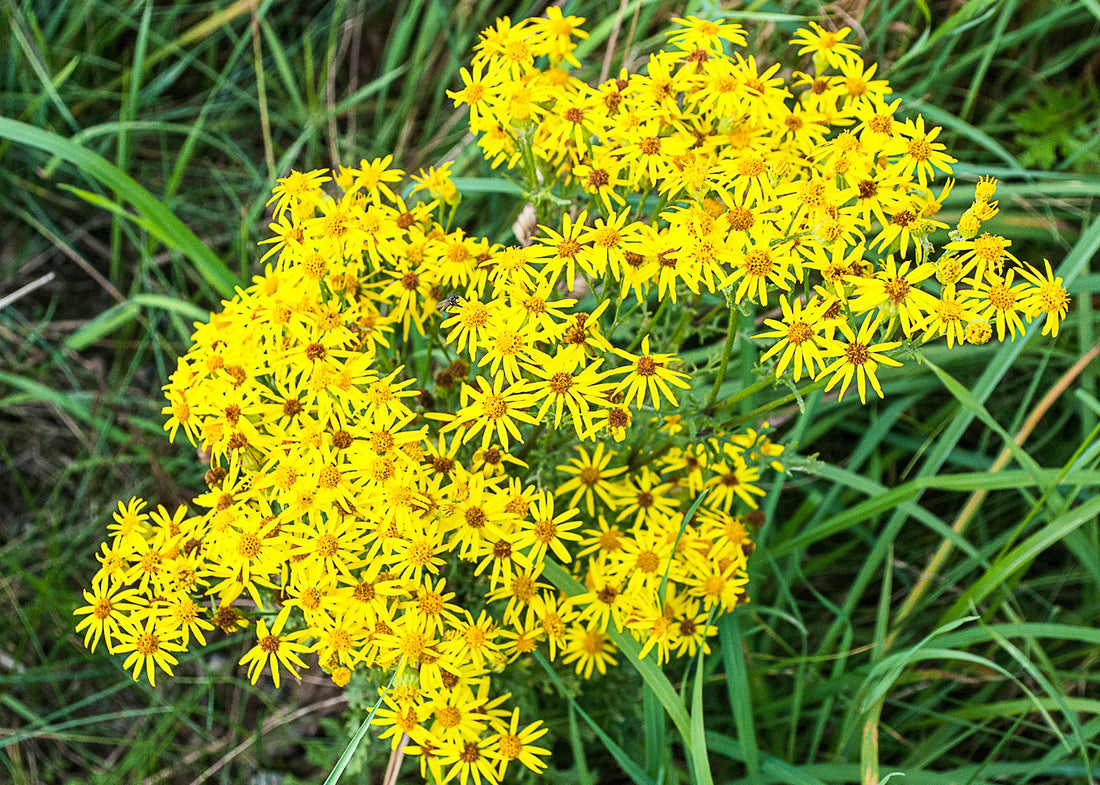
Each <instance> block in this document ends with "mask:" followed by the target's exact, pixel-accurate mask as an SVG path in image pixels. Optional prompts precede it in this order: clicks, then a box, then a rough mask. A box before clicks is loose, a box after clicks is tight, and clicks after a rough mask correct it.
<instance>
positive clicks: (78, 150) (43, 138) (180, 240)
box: [0, 117, 239, 297]
mask: <svg viewBox="0 0 1100 785" xmlns="http://www.w3.org/2000/svg"><path fill="white" fill-rule="evenodd" d="M0 137H3V138H6V139H11V140H12V141H13V142H18V143H19V144H25V145H28V146H30V147H36V148H38V149H39V150H43V151H45V152H47V153H51V154H53V155H57V156H60V157H61V158H64V159H65V160H66V161H68V162H69V163H71V164H73V165H74V166H76V167H77V168H78V169H79V170H80V171H82V172H84V173H85V174H87V175H89V176H91V177H93V178H95V179H96V180H98V181H99V182H101V183H103V185H105V186H107V187H108V188H111V189H112V190H114V191H115V193H117V194H118V195H119V197H121V198H122V200H123V201H125V202H127V203H129V204H130V205H131V206H132V207H133V208H134V209H135V210H136V211H137V214H138V216H139V217H140V219H141V225H142V226H143V227H145V228H146V229H148V230H149V232H150V233H151V234H153V235H154V236H155V237H157V239H159V240H160V241H161V242H163V243H164V244H165V245H166V246H167V247H168V248H171V249H172V250H175V251H179V252H180V253H182V254H183V255H184V256H186V257H187V258H189V259H190V260H191V262H192V263H193V264H194V265H195V269H196V271H197V272H198V273H199V275H201V276H202V277H203V279H205V280H206V281H207V283H209V284H210V285H211V286H213V287H214V288H215V289H217V291H218V292H219V293H220V294H222V295H223V296H225V297H230V296H232V294H233V291H234V289H235V287H236V286H237V284H238V283H239V281H238V280H237V278H236V276H234V275H233V273H231V272H230V271H229V268H228V267H227V266H226V265H225V263H224V262H223V261H222V260H221V259H219V258H218V257H217V255H215V254H214V252H213V251H211V250H210V249H209V248H208V247H207V246H206V244H205V243H203V241H202V240H200V239H199V238H198V237H197V236H196V235H195V233H194V232H192V231H191V230H190V229H188V228H187V226H186V225H185V224H184V223H183V221H181V220H180V219H179V218H177V217H176V216H175V215H173V214H172V212H171V211H170V210H169V209H168V208H167V207H165V206H164V205H163V204H162V203H161V202H160V201H158V200H157V199H156V197H154V196H153V195H152V194H151V193H149V192H148V191H147V190H145V188H143V187H142V186H141V185H139V184H138V182H137V181H136V180H134V179H133V178H132V177H130V176H129V175H128V174H126V173H125V172H123V171H122V170H121V169H119V168H118V167H117V166H115V165H114V164H112V163H110V162H109V161H107V159H105V158H104V157H103V156H101V155H98V154H97V153H94V152H92V151H91V150H88V149H85V148H84V147H81V146H80V145H78V144H75V143H74V142H72V141H71V140H69V139H66V138H65V137H63V136H59V135H58V134H55V133H53V132H52V131H46V130H44V129H42V128H35V127H34V126H32V125H27V124H26V123H21V122H18V121H16V120H11V119H9V118H7V117H0ZM131 217H132V216H131Z"/></svg>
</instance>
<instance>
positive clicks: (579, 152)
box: [450, 17, 1069, 402]
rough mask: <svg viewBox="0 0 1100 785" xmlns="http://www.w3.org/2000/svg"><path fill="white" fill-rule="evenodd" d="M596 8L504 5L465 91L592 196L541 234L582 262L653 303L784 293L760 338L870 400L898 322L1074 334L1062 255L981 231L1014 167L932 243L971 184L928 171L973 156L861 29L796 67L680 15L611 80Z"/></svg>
mask: <svg viewBox="0 0 1100 785" xmlns="http://www.w3.org/2000/svg"><path fill="white" fill-rule="evenodd" d="M583 21H584V20H582V19H579V18H576V17H565V18H554V19H537V20H527V21H526V22H523V23H520V24H515V25H513V24H510V23H509V22H508V20H507V19H505V20H501V21H500V23H499V24H498V25H497V26H496V27H495V28H493V29H491V30H488V31H486V32H485V34H484V36H483V40H482V43H481V45H480V48H479V51H478V54H477V56H476V57H475V58H474V61H473V70H472V72H471V71H464V72H463V81H464V82H465V87H464V89H462V90H461V91H458V92H454V93H451V94H450V95H451V96H452V98H453V99H454V101H455V104H456V105H461V104H465V105H468V106H469V107H470V127H471V129H472V130H473V131H475V132H477V133H480V138H479V142H480V144H481V145H482V147H483V149H484V152H485V155H486V156H487V157H488V158H489V159H490V160H491V161H492V162H493V165H494V166H497V165H500V164H502V163H503V164H506V165H507V166H509V167H520V168H523V169H524V170H525V171H526V174H527V177H528V180H529V181H532V180H534V179H535V178H533V177H532V170H537V177H538V179H539V180H540V181H545V182H560V183H562V184H563V187H562V189H561V196H562V197H564V198H572V197H573V196H575V195H577V192H578V191H579V195H580V196H581V197H583V198H584V199H585V201H587V203H588V206H589V209H593V210H598V211H599V212H600V213H601V216H602V217H600V218H596V219H595V221H594V222H593V225H591V226H589V225H587V223H586V220H587V213H581V214H580V215H579V217H578V216H574V217H573V218H570V216H569V215H566V216H565V218H564V219H563V225H562V229H561V231H560V233H559V232H556V231H553V230H552V229H547V228H546V227H544V231H545V234H544V236H543V237H541V238H539V242H540V244H542V245H544V246H549V247H550V250H549V251H546V253H552V254H553V256H552V259H553V262H554V264H557V265H561V266H564V267H565V268H566V271H567V276H566V280H567V281H571V280H572V278H573V275H574V271H575V270H579V271H580V272H581V273H582V274H583V275H584V276H585V277H586V278H589V279H596V280H598V279H599V278H601V277H603V276H607V275H608V274H610V276H613V277H614V279H615V280H616V281H618V282H620V286H621V290H622V291H623V292H625V291H627V290H631V291H633V292H634V293H635V295H636V296H637V298H638V299H639V300H644V299H645V297H646V296H647V295H648V294H649V293H651V292H654V291H656V294H657V296H658V297H659V298H660V299H662V300H664V299H666V298H671V299H672V301H673V302H675V300H676V296H677V289H678V288H679V289H680V291H681V292H683V291H684V290H685V289H686V290H687V291H690V292H691V293H693V294H694V295H696V298H695V300H694V302H695V303H699V302H700V298H699V297H698V295H699V294H700V292H701V290H702V289H703V288H705V289H706V290H707V292H709V293H715V292H717V291H718V290H724V291H725V292H726V293H727V294H728V295H729V296H730V298H731V299H732V301H733V302H735V303H738V304H740V303H742V302H744V301H747V300H751V301H755V302H757V303H759V304H760V305H762V306H766V305H768V303H769V294H772V295H773V296H774V295H776V294H777V295H778V299H779V305H780V308H781V310H782V318H781V319H778V318H777V319H768V320H767V322H766V324H767V326H768V327H771V328H772V329H771V330H770V331H766V332H764V333H761V334H760V335H758V336H756V337H757V338H760V339H767V340H768V342H769V345H768V348H767V350H766V351H765V353H764V355H763V359H765V360H767V359H770V358H772V357H775V356H776V355H778V358H777V364H776V367H775V371H776V374H777V375H782V374H783V373H784V372H785V371H786V370H787V369H788V368H792V369H793V376H794V379H795V381H798V380H799V379H801V377H802V375H803V374H805V375H806V376H808V377H809V378H811V379H814V378H817V377H818V376H819V375H822V374H823V375H825V376H826V377H830V378H829V384H828V388H832V387H833V386H835V385H836V384H838V383H840V385H841V387H840V393H841V396H843V394H844V392H845V391H846V390H847V388H848V386H849V384H850V382H851V381H852V379H853V377H854V378H856V379H857V386H858V389H859V395H860V399H861V400H862V401H864V402H866V386H867V384H868V383H870V385H871V386H872V387H873V388H874V390H875V391H876V392H877V393H878V394H879V395H880V396H881V395H882V391H881V389H880V386H879V382H878V379H877V376H876V370H877V367H878V365H879V364H887V365H900V364H901V362H900V361H899V359H897V358H896V357H894V356H892V354H891V352H893V353H894V354H896V352H894V351H893V350H896V349H898V348H899V347H901V345H902V342H901V341H899V340H892V338H893V337H894V336H895V334H896V332H897V329H896V328H898V327H899V326H900V330H901V334H902V335H901V337H903V338H905V339H907V340H908V339H916V338H920V339H921V340H922V341H929V340H932V339H934V338H939V337H942V336H945V335H946V338H947V342H948V345H949V346H954V344H955V343H962V342H968V343H984V342H985V341H987V340H989V339H990V337H991V336H992V334H993V331H994V328H995V329H996V335H997V338H998V340H1004V337H1005V332H1006V331H1007V332H1008V333H1009V336H1010V337H1013V338H1014V337H1015V334H1016V331H1017V330H1021V331H1022V329H1023V319H1026V320H1027V321H1029V322H1030V321H1031V320H1032V319H1034V318H1038V317H1044V318H1045V320H1046V321H1045V325H1044V333H1048V332H1050V333H1053V334H1054V335H1055V336H1056V335H1057V334H1058V325H1059V322H1060V320H1061V319H1062V318H1064V316H1065V314H1066V311H1067V309H1068V306H1069V297H1068V295H1067V294H1066V291H1065V289H1063V288H1062V285H1061V283H1062V282H1061V279H1057V278H1055V277H1054V275H1053V274H1052V272H1051V269H1050V265H1049V263H1048V264H1047V265H1046V272H1045V274H1044V273H1041V272H1039V271H1037V270H1036V269H1035V268H1033V267H1031V266H1030V265H1028V264H1026V263H1020V262H1019V260H1017V259H1016V258H1015V257H1014V256H1013V255H1012V254H1011V253H1009V251H1008V248H1009V246H1010V245H1011V242H1010V241H1009V240H1007V239H1005V238H1003V237H1000V236H997V235H993V234H989V233H980V229H981V225H982V223H983V222H984V221H987V220H989V219H990V218H992V217H993V216H994V215H995V214H996V212H997V203H996V202H995V201H991V200H992V197H993V194H994V191H995V189H996V182H995V181H993V180H989V179H983V180H982V181H981V182H980V183H979V184H978V186H977V189H976V191H977V193H976V198H975V201H974V204H973V206H972V207H971V208H970V209H969V210H967V211H966V213H965V214H964V215H963V216H962V218H961V219H960V221H959V224H958V227H957V230H956V231H955V232H952V234H951V237H950V240H951V241H950V242H949V243H948V244H947V245H946V253H944V255H943V256H942V257H941V258H940V259H939V261H938V262H935V263H933V262H932V261H930V255H931V252H932V251H933V246H932V242H931V239H930V238H931V235H932V234H933V232H935V231H936V230H938V229H944V228H947V225H946V224H944V223H942V222H940V221H937V220H936V219H935V216H936V215H937V213H938V212H939V211H940V208H941V203H942V200H943V198H944V196H946V194H947V193H949V192H950V190H951V187H952V185H953V181H952V180H948V181H947V184H946V186H945V187H944V188H943V190H942V191H941V193H940V194H939V195H938V196H937V195H936V194H934V193H933V191H932V190H931V189H930V187H929V184H930V182H931V181H932V180H933V179H934V177H935V174H936V172H944V173H950V171H951V166H950V165H951V163H952V162H953V161H954V160H955V159H953V158H951V157H950V156H948V155H947V154H946V153H945V152H944V145H942V144H940V143H938V142H936V138H937V137H938V135H939V131H940V129H939V128H932V129H927V128H926V127H925V123H924V118H922V117H919V116H918V117H917V118H916V119H915V120H904V121H903V120H901V119H900V118H898V117H896V116H895V113H896V110H897V109H898V106H899V105H900V103H901V100H900V99H897V100H894V101H890V100H889V96H890V92H891V90H890V86H889V84H888V82H887V81H886V80H883V79H875V78H874V76H875V71H876V65H875V64H871V65H869V66H868V65H867V64H866V63H864V61H863V60H862V58H861V57H860V56H859V50H858V47H856V46H854V45H852V44H847V43H844V42H843V39H844V38H845V37H846V36H847V35H848V33H849V31H848V29H847V28H845V29H843V30H841V31H839V32H836V33H833V32H829V31H826V30H824V29H822V28H821V27H820V26H819V25H817V24H815V23H811V29H807V30H800V31H798V32H797V33H796V34H795V36H794V37H793V39H792V42H791V43H792V45H796V46H799V47H800V48H799V49H798V53H799V54H809V53H812V55H813V63H814V73H812V74H809V73H802V72H795V74H794V77H793V78H792V79H791V80H790V81H789V82H788V81H785V80H784V79H783V78H782V76H781V75H780V73H779V71H780V66H779V65H772V66H771V67H768V68H764V67H763V66H762V65H761V64H760V63H759V62H758V61H757V60H756V58H755V57H752V56H745V55H743V54H741V53H740V52H739V51H738V49H739V48H740V47H742V46H743V45H744V44H745V38H744V34H743V30H742V28H741V27H740V26H739V25H736V24H724V23H721V24H720V23H715V22H710V21H706V20H701V19H697V18H695V17H689V18H687V19H677V20H675V21H676V22H677V23H678V24H679V26H680V28H679V29H678V30H676V31H674V32H673V33H671V34H670V40H669V43H670V47H669V49H667V50H664V51H660V52H657V53H655V54H653V55H651V56H650V58H649V61H648V63H647V64H646V67H645V73H626V72H623V73H621V74H620V75H619V76H618V77H617V78H614V79H609V80H607V81H606V82H603V83H602V84H599V85H597V86H595V87H592V86H589V85H588V84H586V83H585V82H583V81H581V80H580V79H578V78H576V77H575V76H573V75H572V74H570V73H568V72H567V71H566V70H564V69H565V67H566V66H567V65H568V64H570V63H573V60H572V59H571V57H572V55H571V52H572V49H573V45H572V44H571V43H570V42H571V41H572V37H579V36H581V35H583V33H581V32H580V31H579V25H580V24H581V23H582V22H583ZM574 43H575V42H574ZM731 52H732V54H731ZM537 63H545V67H541V68H540V67H539V66H538V65H537ZM631 194H634V195H635V196H634V199H633V200H632V201H630V202H629V203H628V201H627V197H628V196H630V195H631ZM639 199H640V202H639V201H638V200H639ZM632 213H636V214H638V216H639V217H638V218H637V219H636V220H630V219H629V216H630V215H631V214H632ZM895 257H896V258H895ZM1010 260H1011V261H1012V262H1014V263H1015V266H1014V267H1009V268H1007V269H1006V266H1005V262H1006V261H1010ZM1017 274H1018V275H1019V276H1020V278H1019V280H1015V278H1016V276H1017ZM933 280H935V281H936V283H937V284H938V287H939V291H938V292H935V293H933V292H932V291H927V290H926V289H927V286H928V284H930V283H931V282H932V281H933ZM922 286H923V287H925V288H922ZM608 290H609V291H613V289H612V288H610V287H609V289H608ZM773 302H774V300H773ZM838 333H839V334H838Z"/></svg>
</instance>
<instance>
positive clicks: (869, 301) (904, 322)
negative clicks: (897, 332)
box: [848, 254, 936, 336]
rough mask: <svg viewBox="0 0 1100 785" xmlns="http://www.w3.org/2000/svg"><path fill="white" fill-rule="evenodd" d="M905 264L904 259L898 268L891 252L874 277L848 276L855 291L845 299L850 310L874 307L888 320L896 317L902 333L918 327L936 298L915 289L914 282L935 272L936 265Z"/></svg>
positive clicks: (859, 310) (916, 283) (913, 330)
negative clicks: (912, 266) (910, 266)
mask: <svg viewBox="0 0 1100 785" xmlns="http://www.w3.org/2000/svg"><path fill="white" fill-rule="evenodd" d="M909 264H910V262H909V261H908V260H906V261H904V262H902V264H901V266H900V267H899V266H898V265H897V263H896V262H895V261H894V257H893V255H892V254H891V255H890V256H887V257H886V264H885V266H884V268H883V269H882V270H880V271H879V272H878V273H876V274H875V277H874V278H854V279H850V280H851V282H852V283H853V284H854V286H855V294H854V296H853V297H852V298H851V299H850V300H849V301H848V304H849V305H850V306H851V309H852V312H853V313H857V314H859V313H863V312H864V311H869V310H871V309H872V308H878V309H879V313H881V314H883V315H884V316H886V317H888V318H889V319H890V321H891V322H893V320H894V318H895V317H896V318H898V319H899V320H900V321H901V328H902V330H903V331H904V332H905V334H906V336H912V335H913V333H915V332H916V331H918V330H920V329H921V328H922V326H923V325H924V321H925V318H926V317H925V314H927V313H930V312H931V311H932V310H933V309H934V308H935V307H936V298H935V297H933V296H932V295H930V294H929V293H928V292H925V291H924V290H922V289H920V288H918V284H919V283H920V282H921V281H923V280H924V279H926V278H930V277H931V276H932V275H933V274H934V273H935V272H936V265H934V264H932V263H931V262H925V263H924V264H919V265H917V266H916V267H914V268H913V269H912V270H910V269H909Z"/></svg>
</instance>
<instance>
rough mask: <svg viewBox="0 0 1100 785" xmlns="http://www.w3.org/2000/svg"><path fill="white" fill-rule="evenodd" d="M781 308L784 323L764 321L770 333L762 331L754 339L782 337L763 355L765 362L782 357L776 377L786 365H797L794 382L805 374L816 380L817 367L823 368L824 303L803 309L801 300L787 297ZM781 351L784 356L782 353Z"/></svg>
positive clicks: (780, 302) (777, 366) (782, 299)
mask: <svg viewBox="0 0 1100 785" xmlns="http://www.w3.org/2000/svg"><path fill="white" fill-rule="evenodd" d="M779 306H780V308H781V309H782V311H783V321H779V320H776V319H765V320H764V324H765V325H767V326H768V327H771V328H772V330H771V332H763V333H759V334H757V335H755V336H754V337H755V338H779V339H780V340H778V341H776V342H775V344H773V345H772V347H771V348H770V349H768V351H767V352H765V353H764V354H763V355H761V356H760V361H761V362H763V361H764V360H767V359H768V358H769V357H773V356H775V355H776V354H779V361H778V363H777V364H776V366H775V375H776V376H777V377H778V376H782V375H783V373H784V371H786V370H787V366H788V365H790V364H791V363H792V362H793V363H794V380H795V381H796V382H797V381H799V380H800V379H801V378H802V371H803V369H805V371H806V375H807V376H809V377H810V378H811V379H814V378H816V377H817V373H816V368H820V367H824V365H825V358H824V357H823V356H822V354H821V346H820V344H819V343H818V339H819V338H820V335H819V334H818V332H819V330H821V327H822V324H821V322H822V315H823V314H824V312H825V303H824V302H822V301H821V300H814V301H812V304H811V305H809V306H807V307H806V308H803V306H802V301H801V300H792V301H790V302H788V300H787V298H785V297H784V298H780V300H779ZM781 352H782V353H781ZM780 353H781V354H780Z"/></svg>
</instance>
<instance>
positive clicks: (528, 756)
mask: <svg viewBox="0 0 1100 785" xmlns="http://www.w3.org/2000/svg"><path fill="white" fill-rule="evenodd" d="M554 10H557V9H554ZM547 730H548V728H545V727H543V724H542V720H536V721H535V722H533V723H531V724H530V725H526V726H524V728H523V730H520V729H519V709H518V708H516V709H512V718H511V720H510V721H509V723H508V727H507V729H506V730H505V731H502V732H500V733H498V734H497V735H496V736H495V737H490V739H491V741H492V742H493V750H492V753H491V754H492V755H493V757H495V758H498V759H499V760H500V763H499V764H498V765H499V768H498V769H497V778H498V779H499V780H500V781H502V782H503V781H504V772H505V770H506V769H507V768H508V764H509V763H511V762H512V761H514V760H518V761H519V762H520V763H522V764H523V765H524V766H526V767H527V768H529V769H530V770H531V771H533V772H535V773H536V774H541V773H542V770H543V769H545V768H546V761H544V760H543V759H542V758H541V757H539V756H540V755H541V756H547V755H549V754H550V750H548V749H545V748H543V747H536V746H535V745H534V742H535V741H537V740H538V739H540V738H542V737H543V736H544V735H546V732H547Z"/></svg>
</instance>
